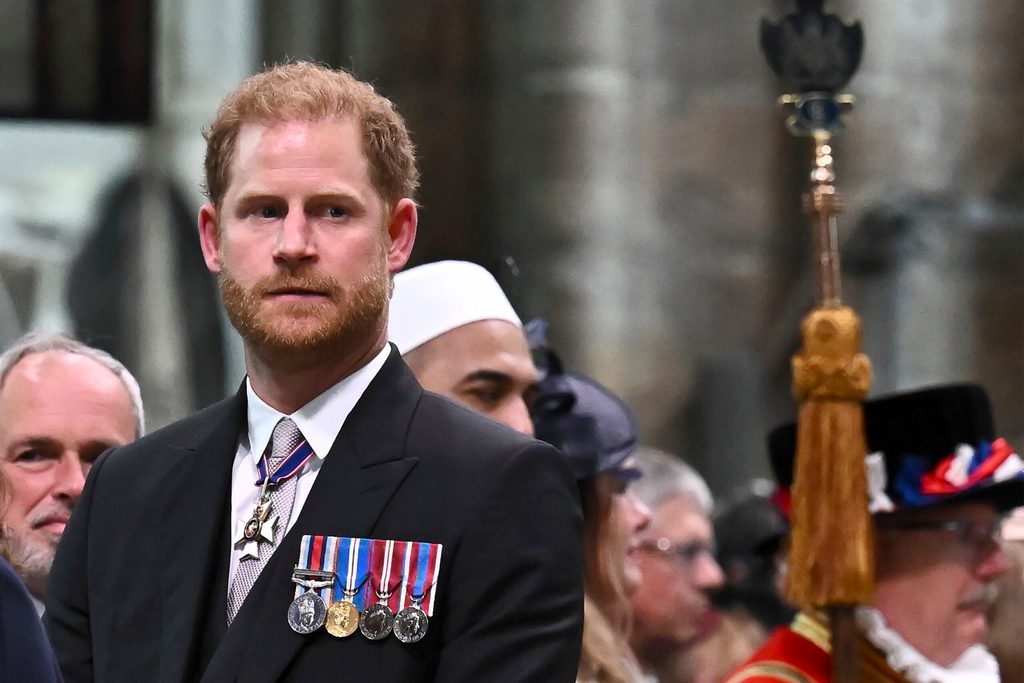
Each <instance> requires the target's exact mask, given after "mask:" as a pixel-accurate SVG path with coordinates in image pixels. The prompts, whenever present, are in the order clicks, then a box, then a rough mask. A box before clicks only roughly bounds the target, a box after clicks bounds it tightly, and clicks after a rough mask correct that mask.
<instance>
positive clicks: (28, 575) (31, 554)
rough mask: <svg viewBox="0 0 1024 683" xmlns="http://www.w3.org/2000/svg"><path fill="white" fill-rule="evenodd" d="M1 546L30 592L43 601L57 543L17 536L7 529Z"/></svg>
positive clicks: (0, 543)
mask: <svg viewBox="0 0 1024 683" xmlns="http://www.w3.org/2000/svg"><path fill="white" fill-rule="evenodd" d="M0 545H2V550H3V554H4V555H6V557H7V559H8V560H9V561H10V563H11V566H12V567H14V571H15V572H17V574H18V576H20V577H21V580H22V581H24V582H25V586H26V587H27V588H28V590H29V592H30V593H32V595H34V596H36V597H37V598H39V599H40V600H41V599H42V598H43V593H44V591H45V590H46V580H47V579H48V578H49V576H50V570H51V569H52V568H53V556H54V555H55V554H56V552H57V544H56V541H54V542H53V543H50V542H48V541H45V540H40V539H37V538H32V537H22V536H16V535H14V534H12V533H11V530H10V528H7V527H5V528H4V529H3V540H2V541H0Z"/></svg>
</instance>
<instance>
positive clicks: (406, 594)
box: [399, 541, 442, 617]
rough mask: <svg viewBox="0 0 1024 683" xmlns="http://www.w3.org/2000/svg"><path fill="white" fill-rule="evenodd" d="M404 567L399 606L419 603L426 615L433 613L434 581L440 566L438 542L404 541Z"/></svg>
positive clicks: (440, 547) (404, 606)
mask: <svg viewBox="0 0 1024 683" xmlns="http://www.w3.org/2000/svg"><path fill="white" fill-rule="evenodd" d="M405 546H406V551H405V567H404V571H403V576H404V579H403V581H402V594H401V597H400V600H399V606H400V607H401V608H403V609H404V608H406V607H409V606H411V605H414V604H416V605H419V608H420V609H421V610H423V612H424V613H425V614H426V615H427V616H428V617H430V616H433V615H434V583H435V582H436V581H437V573H438V570H439V569H440V567H441V550H442V546H441V544H440V543H419V542H414V541H409V542H407V543H405Z"/></svg>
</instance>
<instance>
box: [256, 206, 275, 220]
mask: <svg viewBox="0 0 1024 683" xmlns="http://www.w3.org/2000/svg"><path fill="white" fill-rule="evenodd" d="M257 213H259V215H260V218H277V209H275V208H274V207H272V206H264V207H262V208H260V210H259V211H258V212H257Z"/></svg>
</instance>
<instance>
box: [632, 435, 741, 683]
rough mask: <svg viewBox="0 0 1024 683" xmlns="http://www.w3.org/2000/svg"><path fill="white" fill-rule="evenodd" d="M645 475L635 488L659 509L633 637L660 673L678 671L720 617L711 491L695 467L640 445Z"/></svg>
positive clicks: (647, 538) (639, 549)
mask: <svg viewBox="0 0 1024 683" xmlns="http://www.w3.org/2000/svg"><path fill="white" fill-rule="evenodd" d="M636 464H637V467H638V468H639V469H640V470H641V471H642V472H643V473H644V476H643V477H642V478H641V479H639V480H637V482H636V483H635V484H634V485H633V491H634V495H635V496H636V498H637V499H638V500H640V501H641V502H642V503H644V504H645V505H646V506H647V507H648V508H650V510H651V522H650V524H649V525H648V527H647V529H646V530H645V531H644V532H643V533H642V535H641V538H640V540H639V542H638V543H637V545H636V547H635V549H634V551H633V557H634V560H635V562H636V565H637V567H638V568H639V571H640V575H641V580H640V583H639V586H638V587H637V589H636V592H635V593H633V596H632V603H633V632H632V636H631V638H630V644H631V646H632V648H633V651H634V652H635V653H636V656H637V659H638V660H639V661H640V664H641V665H642V666H643V668H644V670H645V672H646V673H647V674H648V675H649V676H652V677H653V679H654V680H658V681H662V682H666V681H670V680H675V679H674V674H673V672H674V671H676V670H678V668H679V661H680V658H681V657H682V656H683V655H684V654H685V652H686V651H687V649H688V648H690V647H691V646H692V645H693V644H695V643H697V642H699V641H701V640H702V639H704V638H705V637H707V636H708V635H709V634H710V633H711V632H712V631H713V630H714V628H715V626H716V624H717V623H718V619H719V616H718V613H717V612H716V611H715V609H714V608H713V606H712V604H711V599H710V596H709V594H710V592H711V591H713V590H715V589H716V588H718V587H720V586H721V585H722V582H723V581H724V577H723V575H722V570H721V568H720V567H719V566H718V563H717V562H716V561H715V546H714V543H715V540H714V530H713V529H712V526H711V521H710V519H709V515H710V513H711V505H712V499H711V492H710V491H709V490H708V487H707V484H706V483H705V482H704V480H703V479H702V478H701V476H700V475H699V474H697V472H696V471H694V470H693V468H691V467H689V466H688V465H686V464H685V463H683V462H682V461H681V460H679V459H678V458H675V457H673V456H671V455H668V454H667V453H662V452H660V451H655V450H652V449H640V450H638V451H637V453H636Z"/></svg>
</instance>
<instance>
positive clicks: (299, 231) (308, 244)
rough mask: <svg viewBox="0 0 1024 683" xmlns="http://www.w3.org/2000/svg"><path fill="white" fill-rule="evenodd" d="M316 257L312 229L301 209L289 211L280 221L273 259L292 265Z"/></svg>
mask: <svg viewBox="0 0 1024 683" xmlns="http://www.w3.org/2000/svg"><path fill="white" fill-rule="evenodd" d="M315 257H316V243H315V240H314V235H313V227H312V225H311V224H310V221H309V218H308V216H306V215H305V213H304V212H303V210H302V209H301V208H299V209H289V211H288V214H287V215H286V216H285V217H284V220H282V221H281V228H280V231H279V232H278V235H277V243H276V244H275V245H274V259H275V260H277V261H279V262H282V263H286V264H289V265H294V264H298V263H302V262H303V261H307V260H309V259H312V258H315Z"/></svg>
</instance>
